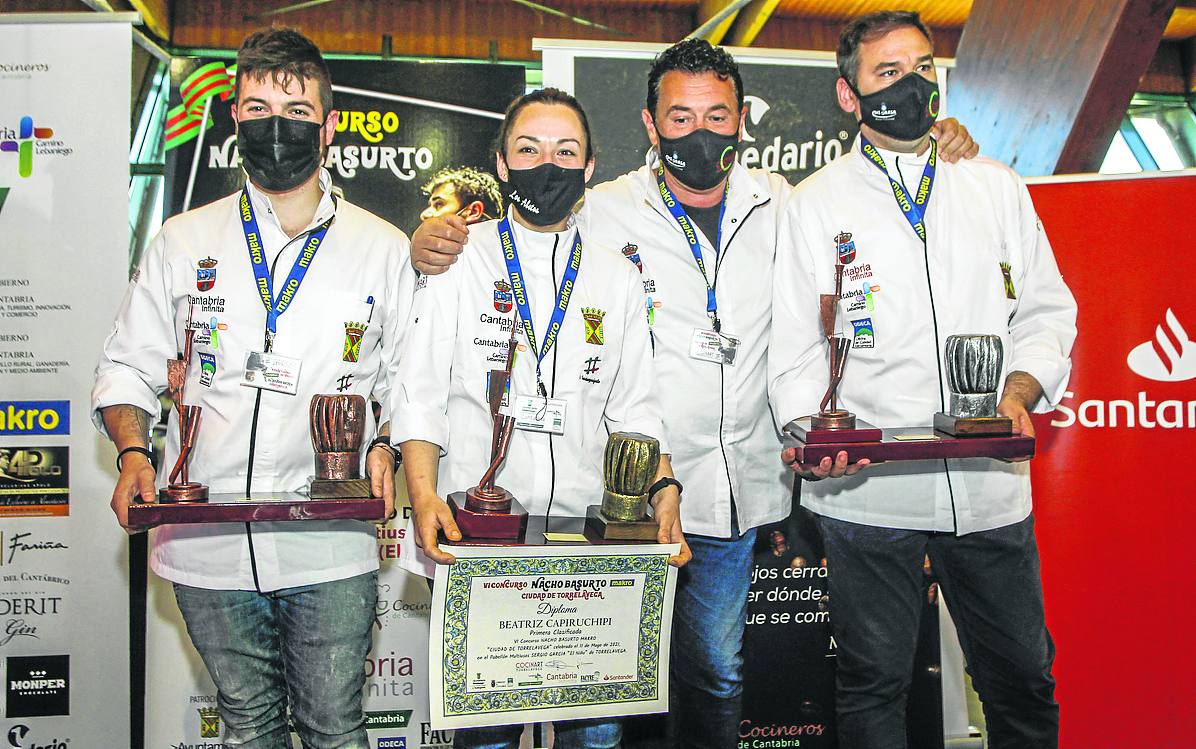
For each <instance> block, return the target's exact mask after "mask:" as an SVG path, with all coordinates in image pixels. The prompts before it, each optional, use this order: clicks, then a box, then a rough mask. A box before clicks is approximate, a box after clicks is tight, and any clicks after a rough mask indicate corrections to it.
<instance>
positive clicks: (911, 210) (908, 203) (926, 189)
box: [860, 134, 938, 244]
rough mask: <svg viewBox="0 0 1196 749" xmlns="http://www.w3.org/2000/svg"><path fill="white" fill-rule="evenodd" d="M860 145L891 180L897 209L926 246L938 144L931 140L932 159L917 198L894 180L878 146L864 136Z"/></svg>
mask: <svg viewBox="0 0 1196 749" xmlns="http://www.w3.org/2000/svg"><path fill="white" fill-rule="evenodd" d="M860 145H861V148H862V150H863V152H864V156H866V157H868V160H869V161H871V162H872V163H873V164H875V165H876V168H877V169H879V170H880V171H881V174H883V175H885V176H886V177H888V178H889V184H890V185H892V187H893V196H894V197H896V198H897V207H899V208H900V209H901V213H902V215H903V216H905V220H906V221H908V222H909V225H910V226H912V227H913V228H914V233H915V234H917V235H918V238H919V239H921V240H922V243H923V244H925V243H926V204H927V203H928V202H929V201H930V190H931V188H933V187H934V171H935V167H936V166H937V165H938V144H937V143H936V142H935V140H934V138H931V139H930V158H929V159H927V160H926V166H925V167H924V168H923V169H922V179H920V180H918V194H917V195H915V196H910V194H909V191H908V190H906V189H905V185H903V184H901V183H900V182H898V181H897V180H895V179H893V177H892V175H890V174H889V169H888V167H887V166H886V165H885V160H884V157H882V156H881V155H880V151H877V150H876V146H874V145H872V143H871V142H869V140H868V139H867V138H865V137H864V136H863V135H862V134H861V135H860Z"/></svg>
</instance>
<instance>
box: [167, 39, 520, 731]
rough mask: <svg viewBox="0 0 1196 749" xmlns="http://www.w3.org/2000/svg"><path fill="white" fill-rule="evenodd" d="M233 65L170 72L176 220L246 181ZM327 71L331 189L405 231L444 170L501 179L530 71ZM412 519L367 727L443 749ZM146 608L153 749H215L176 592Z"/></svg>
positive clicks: (379, 635) (390, 592)
mask: <svg viewBox="0 0 1196 749" xmlns="http://www.w3.org/2000/svg"><path fill="white" fill-rule="evenodd" d="M226 63H227V64H226ZM231 65H232V61H212V60H175V61H174V64H173V66H172V77H173V87H172V91H171V107H172V109H171V111H170V113H169V114H168V122H167V138H168V145H170V146H171V147H170V150H169V151H168V152H167V168H168V172H169V177H168V178H169V181H170V186H169V192H168V195H169V196H171V202H170V206H169V208H168V213H171V214H173V213H178V212H180V211H182V210H184V206H190V207H196V206H199V205H202V204H204V203H208V202H210V201H212V200H215V199H217V198H219V197H222V196H224V195H227V194H229V193H231V192H233V191H234V190H236V189H238V188H239V186H240V185H241V184H242V180H243V179H244V177H243V173H242V171H241V169H240V168H239V161H238V155H237V150H236V137H235V136H234V134H233V122H232V116H231V114H230V111H229V105H230V103H231V101H232V98H231V97H232V86H231V77H230V70H229V67H231ZM329 67H330V69H331V73H332V80H333V81H334V86H333V92H334V100H335V101H334V105H335V106H336V108H337V109H339V110H341V126H340V128H338V132H337V135H336V139H335V141H334V142H333V145H332V147H331V149H330V151H329V154H328V157H327V160H326V162H325V166H327V167H328V169H329V170H330V172H331V173H332V180H333V184H334V185H335V186H337V187H338V188H340V189H341V190H343V192H344V195H345V197H346V198H347V199H348V200H350V201H352V202H353V203H356V204H357V205H360V206H363V207H365V208H367V209H368V210H370V211H372V212H374V213H376V214H378V215H379V216H382V217H383V218H385V219H387V220H389V221H391V222H392V223H394V224H395V225H397V226H399V227H400V228H401V229H403V230H404V231H405V232H407V233H408V234H410V233H411V231H412V230H413V229H414V228H415V227H416V226H418V223H419V213H420V211H421V210H423V207H424V205H426V203H427V199H426V198H425V197H424V196H423V195H422V194H421V193H420V187H421V186H423V185H424V184H425V183H426V182H427V181H428V179H429V178H430V177H431V176H432V175H433V174H435V173H436V172H437V171H439V170H440V169H441V168H443V167H446V166H461V165H468V166H474V167H479V168H483V169H486V170H487V171H491V172H493V166H494V158H493V152H492V151H491V149H490V147H491V145H492V143H493V140H494V138H495V136H496V134H497V132H498V125H499V122H500V121H501V119H502V111H503V110H504V109H505V108H506V106H507V104H509V103H510V101H511V99H513V98H514V97H515V96H517V95H519V94H520V93H522V92H523V87H524V70H523V68H522V67H520V66H512V65H482V64H468V63H460V64H450V63H426V64H425V63H411V62H386V61H376V60H375V61H365V60H331V61H329ZM180 87H181V89H182V93H180ZM205 111H206V115H205ZM205 121H206V122H207V124H206V126H205V125H204V122H205ZM197 147H198V149H197ZM201 439H202V437H201ZM400 483H402V482H400ZM406 512H409V510H408V509H407V508H404V511H403V514H400V516H399V518H397V519H396V520H394V521H392V522H391V523H390V524H389V525H388V526H386V527H383V528H379V529H378V531H377V535H378V558H379V560H380V563H381V566H382V572H381V575H380V577H379V582H378V611H377V624H376V626H375V629H374V649H373V652H372V653H371V654H370V657H369V660H368V661H367V662H366V664H365V670H366V676H367V680H366V694H365V709H366V718H367V721H368V725H369V729H370V736H371V746H375V747H378V749H395V748H397V747H403V746H406V747H411V748H412V749H415V748H416V747H420V748H421V749H445V748H447V747H448V746H449V745H450V744H451V743H452V732H451V731H441V732H437V731H433V730H431V729H430V727H429V725H428V696H427V694H428V669H427V658H428V615H429V609H430V606H429V603H428V598H429V597H428V588H427V584H426V583H425V582H424V580H423V579H421V578H416V577H414V576H411V575H409V574H407V573H406V572H403V571H402V570H400V569H399V568H398V567H397V565H396V564H395V563H394V562H395V560H397V559H398V556H399V545H400V544H402V543H407V542H408V541H407V540H406V539H405V538H404V527H405V525H406V521H405V517H404V516H405V513H406ZM148 598H149V604H148V606H149V615H148V624H147V630H148V632H147V640H148V642H147V644H146V650H147V658H146V711H145V722H146V741H145V746H146V749H219V748H220V747H223V743H222V742H221V737H222V736H223V734H224V727H223V725H222V724H221V721H220V718H219V716H218V715H217V714H216V710H215V708H216V690H215V687H214V686H213V685H212V683H211V680H210V679H209V678H208V676H207V673H206V671H205V670H204V668H203V664H202V663H201V662H200V660H199V657H198V656H197V655H196V654H195V650H194V648H193V647H192V646H191V643H190V641H189V640H188V639H187V635H186V630H185V627H184V625H183V622H182V619H181V617H180V616H179V613H178V607H177V606H176V605H175V602H174V596H173V593H172V592H171V589H170V586H169V585H167V584H165V583H163V581H162V580H160V579H158V578H157V577H156V576H154V575H153V574H152V573H151V574H150V579H149V595H148Z"/></svg>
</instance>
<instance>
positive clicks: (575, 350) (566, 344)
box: [391, 220, 669, 572]
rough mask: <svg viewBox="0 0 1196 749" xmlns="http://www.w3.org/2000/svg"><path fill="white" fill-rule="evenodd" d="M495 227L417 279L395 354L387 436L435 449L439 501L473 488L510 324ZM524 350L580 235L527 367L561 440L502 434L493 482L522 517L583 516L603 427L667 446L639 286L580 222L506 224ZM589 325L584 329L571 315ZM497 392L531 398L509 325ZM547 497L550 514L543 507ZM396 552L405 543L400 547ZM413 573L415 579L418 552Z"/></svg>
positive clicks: (484, 462)
mask: <svg viewBox="0 0 1196 749" xmlns="http://www.w3.org/2000/svg"><path fill="white" fill-rule="evenodd" d="M498 224H499V222H498V221H487V222H485V223H480V224H476V225H474V226H472V227H470V232H469V239H470V241H469V252H465V253H463V254H462V255H461V257H460V260H459V261H458V262H457V263H456V264H454V265H453V266H452V267H451V268H450V269H449V270H448V271H447V272H445V273H444V274H442V275H438V276H430V277H428V276H424V277H421V278H420V281H419V287H420V288H419V289H418V290H417V291H416V293H415V305H414V308H413V310H412V315H413V317H414V319H415V323H414V325H413V326H412V328H411V330H410V332H409V333H408V334H407V338H406V340H405V342H404V346H403V351H402V353H401V354H400V364H399V372H398V383H399V384H398V385H397V386H396V387H395V389H394V406H393V408H392V412H393V415H394V416H393V419H392V423H391V439H392V441H394V442H396V443H401V442H405V441H407V440H422V441H424V442H431V443H433V444H436V445H439V446H440V447H441V449H442V450H443V451H444V452H445V454H444V455H443V456H442V457H441V459H440V466H439V474H438V478H437V490H438V492H439V493H440V495H441V496H447V495H448V494H449V493H451V492H454V491H464V490H466V489H468V488H470V487H473V486H476V485H477V483H478V479H479V478H481V476H482V474H483V473H484V472H485V470H486V468H487V467H488V466H489V465H490V442H491V437H492V434H493V433H492V421H491V418H490V410H489V403H488V400H487V375H488V373H489V372H490V371H491V370H494V369H500V370H501V369H502V368H503V367H504V366H505V361H506V351H507V345H508V340H509V338H510V330H511V325H512V323H513V322H514V320H515V316H516V314H517V313H518V307H517V306H515V303H514V301H513V298H512V296H511V294H512V291H511V287H510V283H509V278H508V275H507V266H506V261H505V260H504V257H503V251H502V245H501V243H500V241H499V238H498ZM511 227H512V231H513V234H514V238H515V245H516V248H517V250H518V253H519V259H520V264H521V266H522V270H523V274H524V279H525V284H526V289H527V293H528V300H529V301H528V304H529V306H530V307H531V313H532V317H533V325H534V330H535V336H536V343H537V345H539V346H541V347H542V346H543V341H544V334H545V332H546V330H547V328H548V322H549V318H550V317H551V312H552V310H553V308H554V306H555V300H556V293H557V289H558V288H559V286H560V282H561V275H562V273H563V272H564V269H565V267H566V266H567V265H568V263H569V258H570V253H571V250H572V248H573V237H574V230H575V228H580V230H581V232H582V239H583V245H582V257H581V268H580V270H579V272H578V276H577V281H576V284H575V285H574V288H573V291H572V294H571V296H570V299H569V307H568V309H567V310H566V313H565V319H564V322H563V324H562V326H561V330H560V333H559V335H558V336H557V339H556V344H555V345H554V346H553V347H552V349H551V350H549V352H548V353H547V355H546V356H545V358H544V361H543V363H542V364H541V373H542V377H543V381H544V386H545V388H546V389H547V391H548V394H549V396H550V397H552V398H557V399H561V400H564V401H566V404H567V405H566V411H565V427H564V428H565V432H564V434H561V435H555V436H550V435H548V434H543V433H537V432H530V431H525V430H522V429H516V430H514V432H513V433H512V436H511V444H510V449H509V452H508V455H507V459H506V462H504V463H503V465H502V468H501V469H500V470H499V472H498V480H497V483H498V485H499V486H502V487H503V488H505V489H507V490H508V491H510V492H511V493H512V494H514V495H515V497H516V498H517V499H518V500H519V502H520V503H521V504H522V505H523V506H524V508H525V509H527V511H528V512H529V513H531V514H533V515H543V514H552V515H554V516H575V517H576V516H584V515H585V514H586V508H587V506H589V505H595V504H601V502H602V488H603V484H602V456H603V451H604V450H605V448H606V438H607V435H608V433H609V432H619V431H622V432H639V433H641V434H646V435H648V436H651V437H655V438H657V439H658V440H660V449H661V452H662V453H668V452H669V443H668V441H667V440H666V438H665V432H664V427H663V424H662V422H661V417H660V407H659V405H658V404H657V400H656V393H655V389H654V387H653V380H654V378H655V376H656V375H655V374H654V372H653V368H652V351H651V344H650V343H649V340H648V324H647V321H646V319H645V316H644V306H643V292H642V290H641V286H640V280H639V278H638V274H637V273H636V271H635V268H634V267H633V266H632V265H631V264H630V263H628V262H627V261H626V260H625V259H623V257H622V256H621V255H619V254H617V253H616V252H614V251H612V250H610V249H608V248H606V247H603V246H602V245H601V244H600V243H597V242H593V241H591V240H590V238H589V236H590V235H589V232H587V231H586V228H585V226H584V224H583V223H582V222H580V221H577V222H574V226H571V227H569V228H568V229H566V230H565V231H562V232H552V233H541V232H533V231H530V230H528V229H526V228H525V227H523V226H521V225H520V224H519V223H518V222H516V221H514V220H512V221H511ZM587 315H589V316H590V317H591V319H592V320H593V319H597V320H600V323H599V324H600V326H601V333H600V335H598V336H595V335H594V334H593V332H592V328H593V323H592V322H591V326H590V327H591V330H590V331H587V321H586V319H585V317H586V316H587ZM516 340H517V341H518V347H517V352H518V353H517V355H516V358H515V366H514V370H513V372H512V385H511V395H512V398H513V397H514V396H516V395H535V394H537V393H538V390H537V387H536V357H535V354H534V353H533V351H532V350H531V348H530V347H529V346H528V345H527V339H526V337H525V335H524V332H523V325H522V323H520V324H519V325H518V327H517V331H516ZM550 503H551V508H550V507H549V505H550ZM403 548H404V549H405V550H406V549H409V548H412V545H410V544H405V545H404V547H403ZM418 556H419V557H420V562H419V563H418V564H412V563H411V560H410V558H409V557H407V556H406V555H405V556H404V558H403V559H401V560H400V561H401V563H402V564H403V565H404V566H405V567H406V568H408V569H412V570H414V571H417V572H420V571H425V572H426V571H428V570H427V568H426V567H423V566H422V565H423V564H424V561H423V560H424V559H426V558H424V557H423V555H422V554H419V555H418Z"/></svg>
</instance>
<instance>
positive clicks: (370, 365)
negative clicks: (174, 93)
mask: <svg viewBox="0 0 1196 749" xmlns="http://www.w3.org/2000/svg"><path fill="white" fill-rule="evenodd" d="M232 113H233V118H234V120H236V122H237V146H238V150H239V152H240V156H241V159H242V161H243V166H244V168H245V171H246V172H247V174H248V179H247V181H246V183H245V186H244V189H243V190H241V191H239V192H237V193H235V194H233V195H230V196H228V197H226V198H224V199H221V200H218V201H216V202H214V203H211V204H209V205H207V206H203V207H201V208H197V209H195V210H192V211H189V212H187V213H184V214H182V215H179V216H176V217H174V218H171V219H170V220H169V221H167V222H166V224H165V226H164V227H163V229H162V231H161V233H160V234H159V235H158V237H157V238H156V239H155V240H154V242H153V243H152V244H151V245H150V246H149V248H148V249H147V250H146V252H145V255H144V257H143V258H142V260H141V265H140V267H139V268H138V270H137V271H136V272H135V273H134V275H133V279H132V281H131V282H130V284H129V289H128V292H127V293H126V296H125V299H124V302H123V303H122V306H121V308H120V311H119V312H118V315H117V319H116V322H115V325H114V328H113V332H112V333H111V335H110V336H109V337H108V340H107V341H106V343H105V345H104V352H103V355H102V358H101V361H100V364H99V366H98V368H97V372H96V384H95V389H94V391H93V407H94V420H95V422H96V424H97V426H98V427H99V428H101V430H103V431H105V432H106V433H107V435H108V436H109V437H111V439H112V440H113V441H114V442H115V443H116V447H117V448H118V450H119V456H118V459H117V463H118V468H119V470H120V478H119V480H118V482H117V485H116V488H115V490H114V492H113V496H112V508H113V511H114V512H115V514H116V516H117V518H118V520H119V521H120V523H121V524H122V525H124V526H126V527H129V521H128V517H129V507H130V505H131V504H134V503H135V502H136V501H140V502H142V503H144V502H154V501H155V493H156V489H155V480H156V481H157V483H158V484H159V485H163V487H164V488H163V490H162V493H161V501H162V502H192V503H194V502H197V501H204V499H205V497H204V496H201V495H202V494H205V493H206V490H205V491H201V490H200V489H199V488H198V487H200V486H204V487H206V489H210V491H211V492H212V493H213V494H220V493H224V494H229V493H234V492H235V493H237V494H238V495H239V496H241V497H245V496H250V497H257V496H259V495H261V494H263V493H271V492H295V491H298V490H301V489H305V487H307V486H308V483H309V478H310V477H311V476H312V475H313V470H314V469H315V466H316V465H317V464H320V465H321V469H320V470H317V471H315V473H316V474H317V478H320V479H322V480H325V483H330V485H331V486H332V487H333V489H334V490H335V489H336V487H338V486H340V487H343V485H344V484H345V483H346V482H349V483H351V482H352V480H353V479H355V478H356V476H357V475H358V473H359V470H360V468H361V467H362V466H364V468H365V472H366V474H367V475H368V493H371V494H372V495H373V496H374V497H375V498H378V499H379V500H383V501H384V506H385V512H384V513H383V514H387V513H391V510H392V507H393V503H394V467H395V461H394V458H395V456H394V453H393V450H392V448H391V447H390V446H389V442H388V439H387V437H386V436H385V434H386V430H387V427H386V423H385V422H387V421H388V418H389V407H390V400H391V399H390V397H389V395H390V388H391V382H392V374H391V371H390V370H391V368H392V367H393V365H394V362H395V352H396V346H397V344H398V341H399V338H400V336H401V334H402V331H403V330H404V329H405V327H406V325H407V319H408V312H409V307H410V297H411V289H412V288H413V287H414V274H413V273H412V272H411V271H410V270H409V263H408V243H407V239H406V237H405V236H404V235H403V234H402V233H401V232H400V231H399V230H397V229H395V228H394V227H393V226H391V225H390V224H388V223H386V222H384V221H382V220H381V219H379V218H377V217H375V216H373V215H371V214H369V213H367V212H365V211H363V210H362V209H360V208H357V207H355V206H353V205H351V204H349V203H348V202H347V201H345V200H343V199H337V198H335V197H334V196H333V194H332V184H331V179H330V177H329V175H328V174H327V172H325V171H324V170H323V169H321V168H320V164H321V162H322V160H323V156H324V154H325V152H326V149H327V147H328V145H329V144H330V143H331V142H332V137H333V134H334V132H335V130H336V124H337V119H338V112H337V111H336V110H334V109H333V108H332V89H331V82H330V80H329V76H328V69H327V67H326V66H325V64H324V61H323V59H322V57H321V55H320V51H319V49H317V48H316V46H315V45H314V44H313V43H312V42H311V41H310V40H308V39H307V38H305V37H303V36H302V35H300V34H299V33H297V32H294V31H290V30H271V31H266V32H260V33H257V34H254V35H252V36H250V37H249V38H248V39H246V40H245V42H244V44H243V45H242V47H241V49H240V51H239V52H238V55H237V96H236V101H235V103H234V104H233V111H232ZM168 361H169V366H168V364H167V362H168ZM168 371H169V373H168ZM167 389H169V391H170V394H171V396H172V398H174V399H175V400H176V406H177V410H176V412H175V413H173V414H172V417H171V423H170V430H169V432H168V434H169V437H168V439H167V445H166V452H165V455H164V456H163V461H162V463H161V465H163V466H165V467H167V468H170V467H171V466H174V468H173V469H170V474H171V475H170V476H169V485H167V479H168V477H167V476H166V475H164V474H165V471H164V472H163V474H160V475H158V476H157V477H155V474H154V469H153V468H152V467H151V465H150V462H149V451H148V449H147V448H146V445H147V433H148V431H149V426H150V424H151V423H152V421H153V416H152V414H156V413H157V412H158V409H159V406H158V394H159V393H160V392H162V391H163V390H167ZM326 394H329V395H330V398H329V397H325V395H326ZM367 398H373V399H374V400H376V401H378V402H379V403H380V404H381V405H382V418H381V421H382V422H383V423H382V425H381V426H378V425H377V424H376V423H375V421H374V416H373V414H372V412H371V411H370V409H369V408H367V407H366V401H365V399H367ZM313 400H314V401H315V402H316V406H315V407H314V409H313V408H310V407H309V406H310V404H312V402H313ZM180 418H181V420H180ZM180 427H181V429H180ZM363 435H364V441H366V442H367V443H368V441H369V440H371V439H374V437H375V435H381V436H379V437H378V439H377V440H375V442H374V444H371V445H370V447H369V449H368V450H364V451H362V450H360V447H361V442H362V441H363ZM379 440H380V441H379ZM317 454H318V455H317ZM337 481H340V482H341V483H340V484H338V483H336V482H337ZM313 485H314V484H313ZM358 491H361V489H358ZM312 493H313V496H314V494H315V492H314V491H313V492H312ZM356 496H359V495H356ZM138 498H139V500H138ZM312 501H313V502H315V501H318V500H315V499H313V500H312ZM378 519H379V520H381V519H382V518H381V517H379V518H378ZM150 566H151V567H152V569H153V570H154V571H155V572H156V573H157V574H158V575H159V576H161V577H163V578H165V579H167V580H170V581H171V582H173V583H174V588H175V595H176V599H177V601H178V604H179V608H180V610H181V611H182V614H183V618H184V619H185V620H186V623H187V629H188V633H189V634H190V636H191V640H192V642H193V643H194V645H195V647H196V649H197V650H198V651H199V654H200V656H201V657H202V658H203V660H204V663H205V665H206V666H207V668H208V672H209V674H210V675H211V676H212V679H213V681H214V682H215V683H216V687H217V690H218V694H217V701H218V706H219V710H220V715H221V718H222V719H223V721H224V725H225V726H226V727H227V728H226V734H225V736H224V738H225V740H226V741H228V742H230V744H231V743H235V744H236V745H238V746H255V747H281V746H289V741H288V739H287V736H288V733H289V731H288V725H287V723H288V713H289V714H290V717H291V718H293V720H294V724H295V727H296V729H297V730H298V733H299V735H300V738H301V739H302V742H303V745H304V746H305V747H312V748H315V747H333V746H335V747H357V748H359V749H366V747H367V737H366V730H365V726H364V715H363V713H362V706H361V698H362V689H363V686H364V679H365V672H364V669H363V663H364V661H365V657H366V654H367V652H368V651H369V648H370V628H371V625H372V623H373V618H374V605H375V601H376V597H377V590H376V579H377V569H378V556H377V550H376V542H375V534H374V528H373V526H372V525H371V524H369V523H368V522H362V521H360V520H327V521H304V522H291V523H274V522H243V523H194V524H175V525H164V526H162V527H161V528H158V529H157V530H156V531H154V534H153V536H152V538H151V551H150Z"/></svg>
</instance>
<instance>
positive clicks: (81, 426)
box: [0, 13, 132, 749]
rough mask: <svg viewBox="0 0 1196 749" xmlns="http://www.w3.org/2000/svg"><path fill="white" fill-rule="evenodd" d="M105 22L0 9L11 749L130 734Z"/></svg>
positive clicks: (1, 578)
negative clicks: (100, 377) (108, 382)
mask: <svg viewBox="0 0 1196 749" xmlns="http://www.w3.org/2000/svg"><path fill="white" fill-rule="evenodd" d="M99 15H101V14H94V13H93V14H89V15H88V16H87V18H88V20H89V21H94V17H96V16H99ZM105 20H106V21H107V22H83V21H82V19H81V18H80V16H76V15H73V14H72V15H68V14H62V15H61V16H59V17H58V18H57V19H48V18H46V17H45V16H40V17H37V18H34V17H29V16H26V17H19V16H8V17H4V16H2V15H0V673H3V685H4V686H3V695H4V696H3V714H2V721H3V722H0V737H3V738H5V739H6V740H7V743H6V744H5V746H11V747H14V748H15V749H27V747H34V746H37V747H42V746H72V745H74V746H86V745H94V746H101V745H102V746H127V745H128V744H129V642H128V639H129V638H128V631H129V620H128V565H127V559H128V542H127V540H126V537H125V534H124V532H123V531H122V530H121V529H120V526H118V525H117V523H116V521H115V519H114V518H113V516H112V512H111V511H110V510H109V508H108V499H107V498H108V497H110V496H111V494H112V486H113V484H114V482H115V471H114V470H113V467H112V459H113V450H112V447H111V445H110V444H109V443H108V442H107V441H106V440H104V439H103V438H101V437H100V436H99V435H98V434H96V431H95V430H94V429H93V428H92V427H91V424H90V420H89V415H88V411H89V404H90V397H89V394H90V392H91V384H92V374H93V371H94V369H95V363H96V361H97V359H98V358H99V353H100V348H101V346H102V344H103V341H104V336H105V335H106V334H107V332H108V328H109V325H110V321H111V320H112V316H113V315H114V314H115V311H116V307H117V304H118V303H119V301H120V297H121V294H122V292H123V290H124V288H125V285H126V281H127V275H126V269H127V267H128V260H127V256H128V248H129V230H128V191H129V160H128V159H129V91H130V86H129V81H130V58H131V48H130V45H131V41H132V37H131V32H130V26H129V20H130V15H128V14H122V15H121V16H120V17H119V18H108V19H105Z"/></svg>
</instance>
